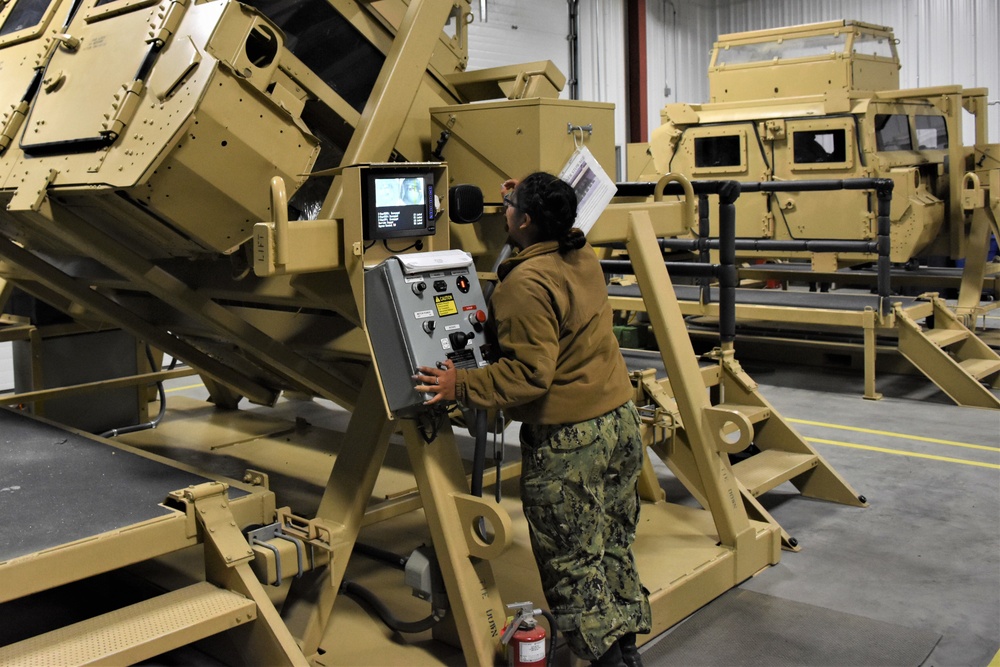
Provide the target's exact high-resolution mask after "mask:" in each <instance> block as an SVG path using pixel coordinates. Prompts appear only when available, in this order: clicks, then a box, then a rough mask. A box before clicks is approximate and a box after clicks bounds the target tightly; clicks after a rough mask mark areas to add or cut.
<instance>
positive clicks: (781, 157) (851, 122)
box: [771, 115, 875, 240]
mask: <svg viewBox="0 0 1000 667" xmlns="http://www.w3.org/2000/svg"><path fill="white" fill-rule="evenodd" d="M863 172H864V165H863V163H862V159H861V156H860V152H859V145H858V140H857V129H856V121H855V119H854V116H850V115H845V116H832V117H826V118H808V119H796V120H788V121H786V123H785V141H784V143H783V144H778V143H776V154H775V158H774V176H775V180H780V181H802V180H816V179H844V178H856V177H860V176H863V175H864V173H863ZM771 210H772V212H773V213H774V215H775V225H776V226H777V228H778V231H777V232H776V236H777V237H778V238H787V239H854V240H859V239H871V238H874V237H875V228H874V217H873V216H872V213H873V209H872V204H871V203H870V202H869V194H868V193H867V192H864V191H860V190H841V191H836V192H791V193H775V194H774V195H773V201H772V203H771Z"/></svg>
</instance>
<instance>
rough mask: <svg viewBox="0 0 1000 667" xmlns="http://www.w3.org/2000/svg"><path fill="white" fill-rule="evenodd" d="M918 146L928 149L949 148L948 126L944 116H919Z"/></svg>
mask: <svg viewBox="0 0 1000 667" xmlns="http://www.w3.org/2000/svg"><path fill="white" fill-rule="evenodd" d="M915 120H916V124H917V147H918V148H920V149H926V150H935V149H942V148H948V126H947V125H946V124H945V122H944V116H917V117H916V118H915Z"/></svg>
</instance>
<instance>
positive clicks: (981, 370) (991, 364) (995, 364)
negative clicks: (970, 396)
mask: <svg viewBox="0 0 1000 667" xmlns="http://www.w3.org/2000/svg"><path fill="white" fill-rule="evenodd" d="M959 366H961V367H962V368H963V369H964V370H965V372H966V373H968V374H969V375H971V376H972V377H974V378H976V379H977V380H982V379H983V378H984V377H986V376H987V375H992V374H993V373H996V372H997V371H1000V361H996V360H993V359H965V360H964V361H960V362H959Z"/></svg>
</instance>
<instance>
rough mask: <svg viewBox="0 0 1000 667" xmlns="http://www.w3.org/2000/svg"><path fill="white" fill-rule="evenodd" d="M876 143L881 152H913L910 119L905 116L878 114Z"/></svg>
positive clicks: (876, 119)
mask: <svg viewBox="0 0 1000 667" xmlns="http://www.w3.org/2000/svg"><path fill="white" fill-rule="evenodd" d="M875 143H876V145H877V146H878V150H880V151H910V150H913V140H912V139H911V138H910V121H909V119H908V118H907V117H906V116H905V115H904V114H877V115H876V116H875Z"/></svg>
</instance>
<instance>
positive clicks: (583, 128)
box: [566, 123, 594, 148]
mask: <svg viewBox="0 0 1000 667" xmlns="http://www.w3.org/2000/svg"><path fill="white" fill-rule="evenodd" d="M576 132H579V133H580V135H579V137H578V136H577V135H576ZM584 132H586V133H587V134H589V135H591V136H593V134H594V126H593V125H592V124H588V125H574V124H573V123H566V134H572V135H573V145H574V146H575V147H577V148H580V147H582V146H583V133H584Z"/></svg>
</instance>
